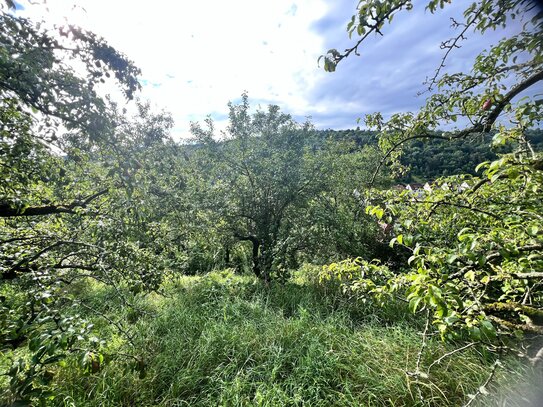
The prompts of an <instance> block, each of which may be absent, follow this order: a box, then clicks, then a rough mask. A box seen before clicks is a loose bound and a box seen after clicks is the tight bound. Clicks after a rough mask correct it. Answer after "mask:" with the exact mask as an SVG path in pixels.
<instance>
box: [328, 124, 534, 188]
mask: <svg viewBox="0 0 543 407" xmlns="http://www.w3.org/2000/svg"><path fill="white" fill-rule="evenodd" d="M317 134H318V136H317V138H319V136H320V137H322V139H323V140H324V139H334V140H338V141H340V140H341V141H351V140H352V141H354V142H355V143H356V145H358V146H364V145H377V136H376V133H375V132H372V131H368V130H354V129H353V130H319V131H317ZM492 137H493V135H492V134H484V135H481V137H477V138H472V139H467V140H466V139H458V140H440V139H426V140H424V139H420V140H413V141H411V142H409V144H408V145H407V148H406V149H405V150H404V151H405V152H404V155H403V156H402V159H401V161H402V164H403V165H405V166H407V167H409V168H410V171H409V172H408V173H407V174H406V175H405V176H404V177H402V178H400V179H398V181H399V182H417V181H425V180H431V179H435V178H438V177H441V176H448V175H456V174H474V173H475V167H476V166H477V165H478V164H479V163H481V162H484V161H490V160H494V159H496V158H497V157H498V155H499V154H500V153H502V154H503V153H506V152H510V151H511V150H512V149H513V148H514V146H511V145H509V146H500V147H493V148H489V146H490V143H491V140H492ZM528 139H529V141H530V143H531V145H532V147H533V148H534V149H535V150H536V151H541V150H543V130H541V129H537V130H528Z"/></svg>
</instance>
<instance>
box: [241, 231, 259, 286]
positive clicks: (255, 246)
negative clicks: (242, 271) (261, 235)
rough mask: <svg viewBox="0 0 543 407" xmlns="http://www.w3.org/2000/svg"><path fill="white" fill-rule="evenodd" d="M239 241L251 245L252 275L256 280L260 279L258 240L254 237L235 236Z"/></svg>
mask: <svg viewBox="0 0 543 407" xmlns="http://www.w3.org/2000/svg"><path fill="white" fill-rule="evenodd" d="M235 236H236V237H237V238H238V239H239V240H245V241H249V242H251V243H252V244H253V273H255V276H257V277H258V278H261V277H262V269H261V268H260V240H259V239H258V238H257V237H256V236H252V235H249V236H240V235H238V234H236V235H235Z"/></svg>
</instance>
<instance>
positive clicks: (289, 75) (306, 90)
mask: <svg viewBox="0 0 543 407" xmlns="http://www.w3.org/2000/svg"><path fill="white" fill-rule="evenodd" d="M21 3H22V4H24V3H23V2H22V1H21ZM357 3H358V1H357V0H326V1H325V0H229V1H223V0H199V1H190V2H188V1H181V0H162V1H154V2H150V1H141V0H115V1H111V0H79V1H77V7H75V8H74V7H73V4H74V1H73V0H48V2H47V5H48V8H49V12H47V13H45V12H44V11H43V9H42V8H40V7H38V6H27V7H25V9H24V10H22V11H20V13H21V14H23V15H27V16H29V17H32V18H44V19H46V20H49V21H66V22H69V23H70V24H76V25H80V26H82V27H83V28H86V29H89V30H91V31H93V32H95V33H96V34H99V35H101V36H102V37H104V38H105V39H106V40H107V41H108V42H109V43H110V44H111V45H112V46H114V47H115V48H117V49H118V50H120V51H121V52H123V53H124V54H125V55H127V56H128V57H129V58H130V59H131V60H133V61H134V62H135V63H136V65H137V66H138V67H140V68H141V70H142V75H141V78H140V82H141V84H142V92H141V95H140V97H142V98H144V99H149V100H150V101H151V102H152V104H153V106H155V107H156V108H157V109H164V110H166V111H168V112H170V113H171V114H172V116H173V118H174V120H175V127H174V129H173V135H174V137H176V138H178V139H183V138H186V137H188V136H189V127H190V122H191V121H202V120H204V119H205V118H206V116H208V115H210V116H211V117H212V118H213V119H214V120H215V121H216V123H217V127H218V128H219V129H220V128H224V126H225V125H226V119H227V113H228V107H227V103H228V102H229V101H232V102H234V103H235V102H236V101H238V100H239V99H240V95H241V93H242V92H244V91H247V92H248V94H249V99H250V103H251V105H252V106H255V107H260V108H265V107H266V106H267V105H268V104H277V105H279V106H280V107H281V109H282V110H283V111H284V112H287V113H290V114H292V115H293V116H294V117H295V118H296V119H297V120H298V121H300V122H301V121H304V120H305V118H306V117H310V118H311V121H312V123H313V124H314V125H315V127H316V128H319V129H328V128H332V129H346V128H355V127H357V125H358V124H357V119H358V118H363V117H364V115H365V114H368V113H373V112H376V111H380V112H382V113H383V115H384V116H385V117H388V116H390V115H391V114H393V113H396V112H403V111H414V110H416V109H417V108H418V107H419V106H421V105H422V104H423V103H424V97H425V96H417V94H418V93H419V92H420V91H423V90H424V89H425V87H424V85H423V82H424V80H425V78H426V77H428V76H432V75H433V73H434V71H435V69H436V68H437V66H438V65H439V63H440V60H441V58H442V56H443V54H444V51H443V50H441V49H440V47H439V46H440V43H441V42H442V41H444V40H446V39H448V38H450V37H452V36H453V35H454V30H453V29H452V28H451V22H450V18H451V17H456V18H458V17H459V16H461V13H462V11H463V9H464V8H465V7H466V6H467V5H468V4H469V2H468V1H467V0H458V1H453V2H452V3H453V4H451V5H448V6H447V7H445V9H444V10H440V11H439V12H437V13H435V14H434V15H432V14H431V13H430V12H427V11H425V10H424V1H420V0H419V1H415V2H414V3H415V7H414V9H413V10H412V11H410V12H402V13H400V14H398V15H397V16H396V17H395V18H394V21H393V24H392V25H390V26H386V27H385V28H384V30H383V33H384V36H383V37H373V38H370V39H369V40H370V41H369V42H368V43H367V44H365V45H364V46H363V47H362V48H361V49H360V53H361V56H360V57H357V56H355V55H352V56H351V57H349V58H348V59H346V60H344V61H343V62H341V64H340V65H339V66H338V68H337V70H336V72H334V73H327V72H324V69H323V68H322V66H320V67H319V65H318V63H317V60H318V58H319V56H320V55H322V54H324V53H325V52H326V51H327V50H328V49H330V48H337V49H338V50H343V49H344V48H347V47H348V46H350V45H352V44H354V41H355V38H354V37H353V39H352V40H350V39H349V38H348V35H347V32H346V25H347V23H348V21H349V20H350V17H351V16H352V15H353V14H354V12H355V11H356V10H355V9H356V5H357ZM519 29H520V23H519V24H518V25H517V26H512V27H511V26H509V27H508V28H507V30H508V31H507V32H505V31H503V30H497V31H495V32H487V33H485V35H484V36H480V35H479V34H472V35H468V40H467V41H465V43H464V45H463V47H462V48H461V49H458V50H456V51H455V53H454V54H453V55H452V57H451V58H450V59H449V60H448V62H447V67H446V69H447V70H449V71H451V72H452V71H466V70H469V68H470V66H471V64H472V63H473V58H474V56H475V55H477V54H478V53H479V52H480V51H481V50H483V49H485V48H488V47H489V45H490V44H492V43H495V42H497V41H498V40H500V39H501V38H503V37H504V36H505V35H506V34H508V33H510V32H511V31H518V30H519Z"/></svg>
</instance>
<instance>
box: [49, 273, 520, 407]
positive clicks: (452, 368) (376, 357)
mask: <svg viewBox="0 0 543 407" xmlns="http://www.w3.org/2000/svg"><path fill="white" fill-rule="evenodd" d="M86 295H87V296H88V297H89V298H91V297H92V298H93V301H95V305H96V307H100V306H101V307H102V309H104V310H108V312H109V315H110V316H111V317H112V318H113V317H114V316H119V315H120V313H122V312H125V311H123V310H121V309H120V308H117V307H116V306H115V304H116V298H115V295H114V294H113V293H111V292H108V291H105V290H103V289H100V290H98V289H96V290H95V291H87V293H86ZM140 305H141V306H142V307H144V308H145V310H146V312H144V313H143V314H142V315H141V316H140V317H139V319H137V320H135V321H134V324H136V332H137V336H136V337H135V338H134V341H135V343H136V346H137V352H136V353H137V354H139V355H140V356H142V357H143V358H144V360H145V362H146V364H147V369H146V373H147V374H146V376H145V378H140V377H138V373H137V372H134V371H132V370H130V369H123V368H122V364H119V363H115V362H111V363H108V364H106V365H105V366H104V367H103V369H102V370H101V371H100V372H97V373H94V374H90V373H88V374H82V373H81V372H80V371H79V370H77V369H75V368H73V369H71V368H68V369H67V370H66V369H65V370H64V371H63V373H60V374H59V375H58V376H57V379H56V380H57V381H56V387H57V389H56V390H57V392H58V394H59V396H58V397H57V398H56V399H55V401H54V402H53V403H54V404H58V405H73V406H418V405H434V406H458V405H462V403H463V402H465V401H466V400H467V394H469V393H473V392H475V391H476V389H477V388H478V387H479V386H480V384H481V383H482V382H483V381H484V380H485V379H486V377H487V374H488V372H489V370H490V367H491V366H492V363H493V361H494V360H493V359H492V358H491V357H488V356H483V355H481V354H480V353H478V352H477V351H476V350H475V349H474V348H471V349H469V350H466V351H465V352H462V353H460V354H457V355H455V357H454V358H449V359H447V360H446V361H444V362H443V363H440V364H439V365H436V366H434V367H433V368H432V370H431V371H430V374H429V376H428V377H427V378H421V379H420V383H419V384H418V385H417V383H416V380H415V377H413V376H410V375H409V374H408V373H407V372H413V371H415V368H416V364H417V356H418V352H419V349H420V345H421V335H420V331H421V324H422V321H420V320H418V319H416V318H414V317H413V316H412V315H410V314H409V313H408V311H407V310H406V309H405V307H404V305H403V304H401V303H396V304H391V305H390V307H388V308H384V309H383V308H374V307H372V306H371V305H367V304H366V305H365V304H362V303H360V302H357V301H354V300H352V299H347V298H345V297H344V296H342V295H340V294H339V293H337V292H333V290H328V291H326V289H325V288H323V287H322V286H318V285H316V284H314V283H312V282H311V281H308V279H307V278H303V276H300V275H298V276H297V277H296V278H295V279H293V280H292V282H289V283H287V284H284V285H281V284H275V283H274V284H271V285H270V286H266V285H264V284H262V283H260V282H258V281H255V280H254V279H253V278H251V277H242V276H235V275H233V274H231V273H228V272H225V273H211V274H209V275H207V276H205V277H182V278H179V279H177V280H175V281H171V282H170V283H169V284H168V287H167V289H166V296H157V295H155V296H151V297H149V298H147V299H145V300H142V301H141V304H140ZM98 329H106V328H105V324H104V326H102V327H101V326H99V327H98ZM104 332H107V334H108V335H109V336H110V343H109V344H108V346H109V350H111V351H112V352H116V351H122V350H123V346H126V343H124V344H123V342H122V341H121V339H120V337H118V336H116V335H115V334H114V332H113V331H111V332H109V331H104ZM101 333H103V332H101ZM449 349H450V346H449V345H445V344H443V343H442V342H440V341H439V340H438V339H437V338H431V339H430V340H429V343H428V347H427V351H426V352H425V354H424V357H423V358H422V360H421V368H422V369H421V370H422V371H426V369H427V368H428V366H429V365H430V363H431V361H432V360H433V359H435V358H436V357H439V355H443V354H444V353H446V352H447V351H448V350H449ZM507 366H508V368H509V369H513V370H517V371H520V365H519V364H517V363H516V362H515V361H512V360H511V361H509V362H507ZM504 371H505V370H500V371H499V372H498V373H497V375H496V376H497V380H498V382H499V381H500V380H502V381H503V380H504V379H505V378H506V376H505V373H503V372H504ZM419 392H420V393H419ZM420 394H422V396H423V397H424V400H425V401H424V402H422V401H421V400H420Z"/></svg>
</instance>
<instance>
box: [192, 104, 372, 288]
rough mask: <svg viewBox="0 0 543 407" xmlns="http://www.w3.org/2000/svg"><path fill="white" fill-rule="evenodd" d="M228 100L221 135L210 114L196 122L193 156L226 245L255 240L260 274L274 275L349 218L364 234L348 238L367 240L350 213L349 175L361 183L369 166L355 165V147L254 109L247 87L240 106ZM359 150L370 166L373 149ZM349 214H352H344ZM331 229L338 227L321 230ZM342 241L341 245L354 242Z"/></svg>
mask: <svg viewBox="0 0 543 407" xmlns="http://www.w3.org/2000/svg"><path fill="white" fill-rule="evenodd" d="M229 107H230V114H229V119H230V124H229V126H228V128H227V130H226V132H225V133H223V140H222V141H217V139H216V136H215V134H214V124H213V121H212V120H211V119H209V120H208V121H207V122H206V124H207V128H203V127H202V126H201V125H199V124H193V127H192V132H193V134H194V136H195V138H196V140H197V141H198V142H199V143H200V145H199V148H198V149H197V150H196V151H195V152H194V157H193V159H194V160H195V161H198V162H199V163H200V167H199V171H198V173H200V174H201V176H202V178H203V179H202V180H201V182H200V185H201V186H200V188H201V189H200V191H201V193H203V194H204V195H200V197H199V198H198V201H199V202H200V203H201V204H200V205H201V207H203V208H207V209H209V210H210V212H212V213H210V212H207V215H206V217H207V218H208V219H209V218H210V219H214V223H215V225H216V226H217V227H218V228H220V229H221V230H222V233H224V235H223V236H224V237H223V240H224V242H225V245H230V246H233V245H234V242H235V240H241V241H249V242H251V245H252V263H253V272H254V274H255V275H257V276H260V277H262V278H264V279H265V280H268V279H269V278H270V273H271V272H272V271H274V272H275V273H277V274H278V275H280V274H282V273H284V272H285V271H286V270H288V269H289V268H295V266H296V257H297V253H298V252H301V251H305V252H306V253H307V252H308V251H309V252H311V246H315V245H314V242H315V241H319V244H321V243H324V242H326V240H327V239H332V240H335V239H336V238H338V235H339V234H341V233H343V232H344V229H345V226H346V225H347V224H348V225H349V226H350V225H359V230H357V231H356V232H355V231H353V234H358V236H357V235H355V236H352V235H351V236H349V235H347V236H348V237H347V239H350V238H352V240H353V241H354V242H355V243H356V242H360V241H363V240H364V236H363V234H364V231H365V230H366V229H364V226H361V225H360V224H359V223H358V222H356V221H354V222H353V220H352V218H351V217H352V216H353V212H354V211H356V210H357V209H358V208H357V205H356V198H353V196H352V187H351V182H352V181H354V179H356V182H357V183H359V182H360V178H364V177H367V176H368V174H369V172H368V170H367V168H368V166H362V165H360V166H359V167H360V169H357V170H356V171H353V168H352V166H351V164H352V163H353V160H354V157H355V155H354V154H355V153H353V152H352V151H350V150H352V149H353V148H354V146H352V145H351V146H348V147H347V148H346V147H345V146H343V144H342V143H328V142H326V141H324V142H323V141H322V140H318V139H316V138H315V133H314V132H313V131H312V129H311V126H310V125H309V123H305V124H304V125H298V124H297V123H295V122H294V121H293V119H292V118H291V117H290V116H289V115H287V114H284V113H281V112H280V110H279V108H278V107H277V106H269V107H268V110H267V111H265V112H264V111H257V112H256V113H254V114H251V113H250V106H249V102H248V97H247V95H245V94H244V95H243V96H242V100H241V103H240V104H239V105H233V104H230V105H229ZM355 151H358V149H355ZM360 154H361V155H358V156H357V157H365V158H366V159H367V160H368V165H369V162H370V160H369V157H370V153H369V152H368V151H366V152H360ZM349 201H350V202H349ZM338 205H347V206H346V207H343V208H341V209H340V208H338ZM349 205H350V206H349ZM345 216H346V217H349V219H348V220H346V221H342V220H341V217H345ZM355 216H356V215H355ZM359 217H362V218H364V215H363V214H362V215H361V216H360V215H359ZM365 219H367V218H365ZM332 222H333V224H330V223H332ZM338 223H339V224H338ZM368 224H369V222H366V226H367V225H368ZM360 229H364V230H360ZM327 230H333V231H335V233H337V234H336V235H332V236H330V235H327V236H323V233H321V232H323V231H327ZM337 241H338V245H339V244H342V243H340V241H339V239H338V240H337ZM326 244H327V243H326ZM343 245H344V248H343V249H342V248H340V250H346V249H345V247H346V246H348V243H347V242H345V243H343ZM320 247H322V246H319V248H320ZM316 251H317V250H315V251H314V252H313V253H315V252H316ZM358 253H359V251H358Z"/></svg>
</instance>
